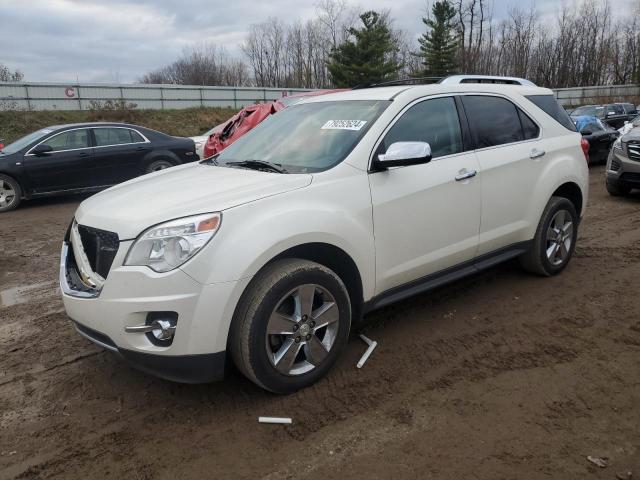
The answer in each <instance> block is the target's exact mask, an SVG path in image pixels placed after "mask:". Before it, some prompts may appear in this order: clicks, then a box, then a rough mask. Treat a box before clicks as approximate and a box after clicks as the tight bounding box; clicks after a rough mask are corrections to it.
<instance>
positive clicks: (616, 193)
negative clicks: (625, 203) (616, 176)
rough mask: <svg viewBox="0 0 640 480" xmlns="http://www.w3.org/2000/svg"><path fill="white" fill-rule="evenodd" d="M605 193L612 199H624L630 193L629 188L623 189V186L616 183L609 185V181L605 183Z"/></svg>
mask: <svg viewBox="0 0 640 480" xmlns="http://www.w3.org/2000/svg"><path fill="white" fill-rule="evenodd" d="M606 186H607V192H609V195H611V196H612V197H625V196H627V195H629V193H631V188H629V187H625V186H623V185H619V184H616V183H611V182H609V180H607V181H606Z"/></svg>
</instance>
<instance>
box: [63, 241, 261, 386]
mask: <svg viewBox="0 0 640 480" xmlns="http://www.w3.org/2000/svg"><path fill="white" fill-rule="evenodd" d="M130 244H131V242H121V245H120V248H119V249H118V253H117V254H116V257H115V259H114V262H113V266H112V268H111V270H110V271H109V274H108V278H107V279H105V282H104V284H103V285H102V286H101V288H100V289H99V290H97V289H93V290H92V289H89V290H83V289H82V288H78V287H77V282H76V283H74V281H76V280H77V279H74V278H73V277H74V275H77V269H76V268H75V257H74V253H73V249H72V248H70V245H69V243H68V242H67V241H65V243H64V244H63V247H62V252H61V262H60V287H61V290H62V298H63V303H64V306H65V309H66V312H67V314H68V316H69V317H70V318H71V319H72V320H73V321H74V324H75V326H76V329H77V330H78V332H79V333H80V334H81V335H83V336H84V337H86V338H88V339H89V340H91V341H93V342H94V343H96V344H98V345H100V346H102V347H104V348H107V349H109V350H111V351H114V352H116V353H117V354H118V355H119V356H120V357H122V358H124V359H125V360H126V361H127V362H129V363H130V364H131V365H133V366H134V367H136V368H138V369H140V370H143V371H145V372H147V373H151V374H153V375H156V376H159V377H162V378H165V379H168V380H172V381H178V382H185V383H202V382H208V381H213V380H218V379H220V378H222V376H223V374H224V363H225V357H226V355H225V351H226V344H227V335H228V331H229V325H230V322H231V318H232V316H233V311H234V309H235V305H236V303H237V301H238V299H239V297H240V295H241V293H242V291H243V290H244V287H245V286H246V284H247V283H248V281H249V279H246V280H240V281H236V282H225V283H217V284H209V285H203V284H201V283H199V282H197V281H196V280H194V279H193V278H191V277H190V276H189V275H187V274H186V273H184V272H183V271H182V270H180V269H176V270H172V271H170V272H166V273H156V272H154V271H152V270H151V269H149V268H147V267H129V266H127V267H124V266H122V263H123V260H124V255H125V254H126V252H127V251H128V249H129V247H130ZM152 312H173V313H175V314H177V324H176V330H175V335H174V337H173V340H172V342H171V344H170V345H168V346H162V345H157V344H154V343H153V342H152V340H151V339H150V338H149V336H148V335H146V334H144V333H127V332H125V328H126V327H133V326H139V325H144V324H145V322H146V321H147V318H148V315H149V313H152Z"/></svg>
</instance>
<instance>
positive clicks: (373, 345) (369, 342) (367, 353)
mask: <svg viewBox="0 0 640 480" xmlns="http://www.w3.org/2000/svg"><path fill="white" fill-rule="evenodd" d="M360 338H361V339H362V340H363V341H364V342H365V343H366V344H367V345H369V348H367V350H366V351H365V352H364V354H363V355H362V357H360V360H359V361H358V368H362V366H363V365H364V363H365V362H366V361H367V360H368V359H369V356H370V355H371V353H372V352H373V350H374V348H376V347H377V346H378V342H374V341H373V340H371V339H369V338H367V337H365V336H364V335H362V334H361V335H360Z"/></svg>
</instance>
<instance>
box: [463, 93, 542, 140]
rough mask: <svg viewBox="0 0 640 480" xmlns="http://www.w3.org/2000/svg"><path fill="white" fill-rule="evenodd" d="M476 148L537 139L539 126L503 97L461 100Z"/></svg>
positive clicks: (478, 96) (476, 96)
mask: <svg viewBox="0 0 640 480" xmlns="http://www.w3.org/2000/svg"><path fill="white" fill-rule="evenodd" d="M462 102H463V103H464V109H465V112H466V114H467V119H468V120H469V127H470V128H471V134H472V135H473V138H474V140H475V144H476V148H486V147H495V146H497V145H504V144H506V143H512V142H520V141H522V140H525V139H531V138H536V137H537V136H538V127H537V125H535V123H534V122H533V120H531V119H530V118H529V117H527V115H525V114H524V112H521V111H520V109H519V108H518V107H516V106H515V105H514V104H513V103H511V102H510V101H509V100H507V99H505V98H500V97H490V96H484V95H465V96H463V97H462Z"/></svg>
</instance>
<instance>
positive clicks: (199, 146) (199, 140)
mask: <svg viewBox="0 0 640 480" xmlns="http://www.w3.org/2000/svg"><path fill="white" fill-rule="evenodd" d="M223 126H224V125H223V124H220V125H216V126H215V127H213V128H212V129H211V130H209V131H207V132H205V133H203V134H202V135H196V136H195V137H189V138H190V139H191V140H193V143H194V144H195V145H196V154H197V155H198V158H200V159H203V158H204V146H205V144H206V143H207V140H208V139H209V137H210V136H211V135H213V134H214V133H216V132H217V131H219V130H221V129H222V127H223Z"/></svg>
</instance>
